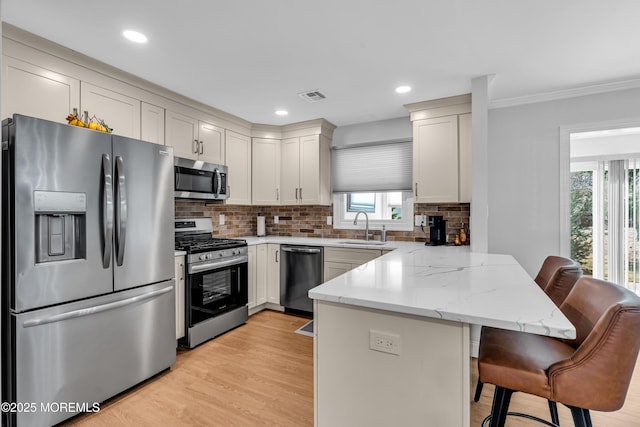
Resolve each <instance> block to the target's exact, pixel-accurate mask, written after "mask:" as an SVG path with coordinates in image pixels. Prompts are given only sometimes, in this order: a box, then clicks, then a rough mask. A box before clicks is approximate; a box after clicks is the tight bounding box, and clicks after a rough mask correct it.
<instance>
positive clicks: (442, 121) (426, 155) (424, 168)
mask: <svg viewBox="0 0 640 427" xmlns="http://www.w3.org/2000/svg"><path fill="white" fill-rule="evenodd" d="M413 129H414V130H413V132H414V133H413V178H414V189H413V191H414V196H415V201H416V202H417V203H440V202H457V201H458V116H448V117H438V118H436V119H425V120H418V121H416V122H413Z"/></svg>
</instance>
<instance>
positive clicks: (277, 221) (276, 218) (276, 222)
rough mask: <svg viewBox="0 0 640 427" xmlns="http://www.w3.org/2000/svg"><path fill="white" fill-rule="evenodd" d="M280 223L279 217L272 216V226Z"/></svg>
mask: <svg viewBox="0 0 640 427" xmlns="http://www.w3.org/2000/svg"><path fill="white" fill-rule="evenodd" d="M279 222H280V217H279V216H278V215H274V217H273V223H274V224H278V223H279Z"/></svg>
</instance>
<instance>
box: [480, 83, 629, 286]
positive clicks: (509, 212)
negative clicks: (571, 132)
mask: <svg viewBox="0 0 640 427" xmlns="http://www.w3.org/2000/svg"><path fill="white" fill-rule="evenodd" d="M632 118H636V119H637V118H640V89H628V90H622V91H616V92H609V93H603V94H597V95H588V96H581V97H575V98H569V99H562V100H555V101H548V102H540V103H535V104H528V105H521V106H515V107H507V108H497V109H493V110H490V111H489V196H488V199H489V252H494V253H508V254H511V255H513V256H515V257H516V259H517V260H518V261H519V262H520V263H521V264H522V266H523V267H524V268H525V269H526V270H527V271H528V272H529V274H531V275H532V276H533V275H535V274H536V273H537V272H538V270H539V268H540V265H541V264H542V261H543V260H544V258H545V257H546V256H548V255H557V254H559V253H560V190H559V186H560V160H559V153H560V148H559V133H560V132H559V128H560V126H571V125H579V124H586V123H590V122H602V121H607V120H619V119H632Z"/></svg>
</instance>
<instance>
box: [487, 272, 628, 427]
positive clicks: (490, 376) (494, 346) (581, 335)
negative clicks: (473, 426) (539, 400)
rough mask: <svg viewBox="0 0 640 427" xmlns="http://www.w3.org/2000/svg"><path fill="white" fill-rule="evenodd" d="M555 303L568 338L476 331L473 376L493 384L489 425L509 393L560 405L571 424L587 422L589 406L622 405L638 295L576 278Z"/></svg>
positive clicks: (501, 419) (586, 425) (500, 421)
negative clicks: (570, 331)
mask: <svg viewBox="0 0 640 427" xmlns="http://www.w3.org/2000/svg"><path fill="white" fill-rule="evenodd" d="M560 308H561V310H562V312H563V313H564V314H565V315H566V316H567V318H568V319H569V320H570V321H571V322H572V323H573V324H574V326H575V327H576V339H575V340H563V339H557V338H551V337H546V336H541V335H534V334H528V333H525V332H516V331H505V330H498V329H494V328H484V329H483V331H482V335H481V338H480V353H479V357H478V369H479V374H480V379H481V380H482V382H486V383H490V384H495V386H496V391H495V394H494V398H493V406H492V408H491V424H490V425H491V427H502V426H504V423H505V419H506V416H507V411H508V408H509V402H510V400H511V395H512V394H513V393H514V392H516V391H521V392H524V393H529V394H533V395H536V396H540V397H543V398H545V399H547V400H549V401H550V402H559V403H562V404H564V405H565V406H567V407H569V408H570V409H571V414H572V416H573V421H574V424H575V426H576V427H591V418H590V415H589V410H596V411H604V412H610V411H616V410H618V409H620V408H621V407H622V405H623V404H624V399H625V397H626V394H627V390H628V388H629V383H630V381H631V376H632V374H633V370H634V367H635V364H636V361H637V359H638V350H639V349H640V334H639V333H638V331H639V330H640V297H638V296H637V295H636V294H634V293H633V292H631V291H629V290H627V289H625V288H623V287H621V286H618V285H615V284H612V283H609V282H605V281H602V280H598V279H593V278H588V277H583V278H581V279H580V280H578V282H577V283H576V284H575V286H574V288H573V290H572V291H571V293H570V294H569V295H568V297H567V298H566V299H565V301H564V303H563V304H562V306H561V307H560ZM483 425H484V424H483Z"/></svg>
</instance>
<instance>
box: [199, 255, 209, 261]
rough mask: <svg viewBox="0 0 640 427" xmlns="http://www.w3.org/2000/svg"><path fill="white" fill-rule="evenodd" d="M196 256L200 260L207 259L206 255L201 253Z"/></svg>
mask: <svg viewBox="0 0 640 427" xmlns="http://www.w3.org/2000/svg"><path fill="white" fill-rule="evenodd" d="M198 258H199V259H200V261H203V260H205V259H207V256H206V255H205V254H202V255H200V256H199V257H198Z"/></svg>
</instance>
